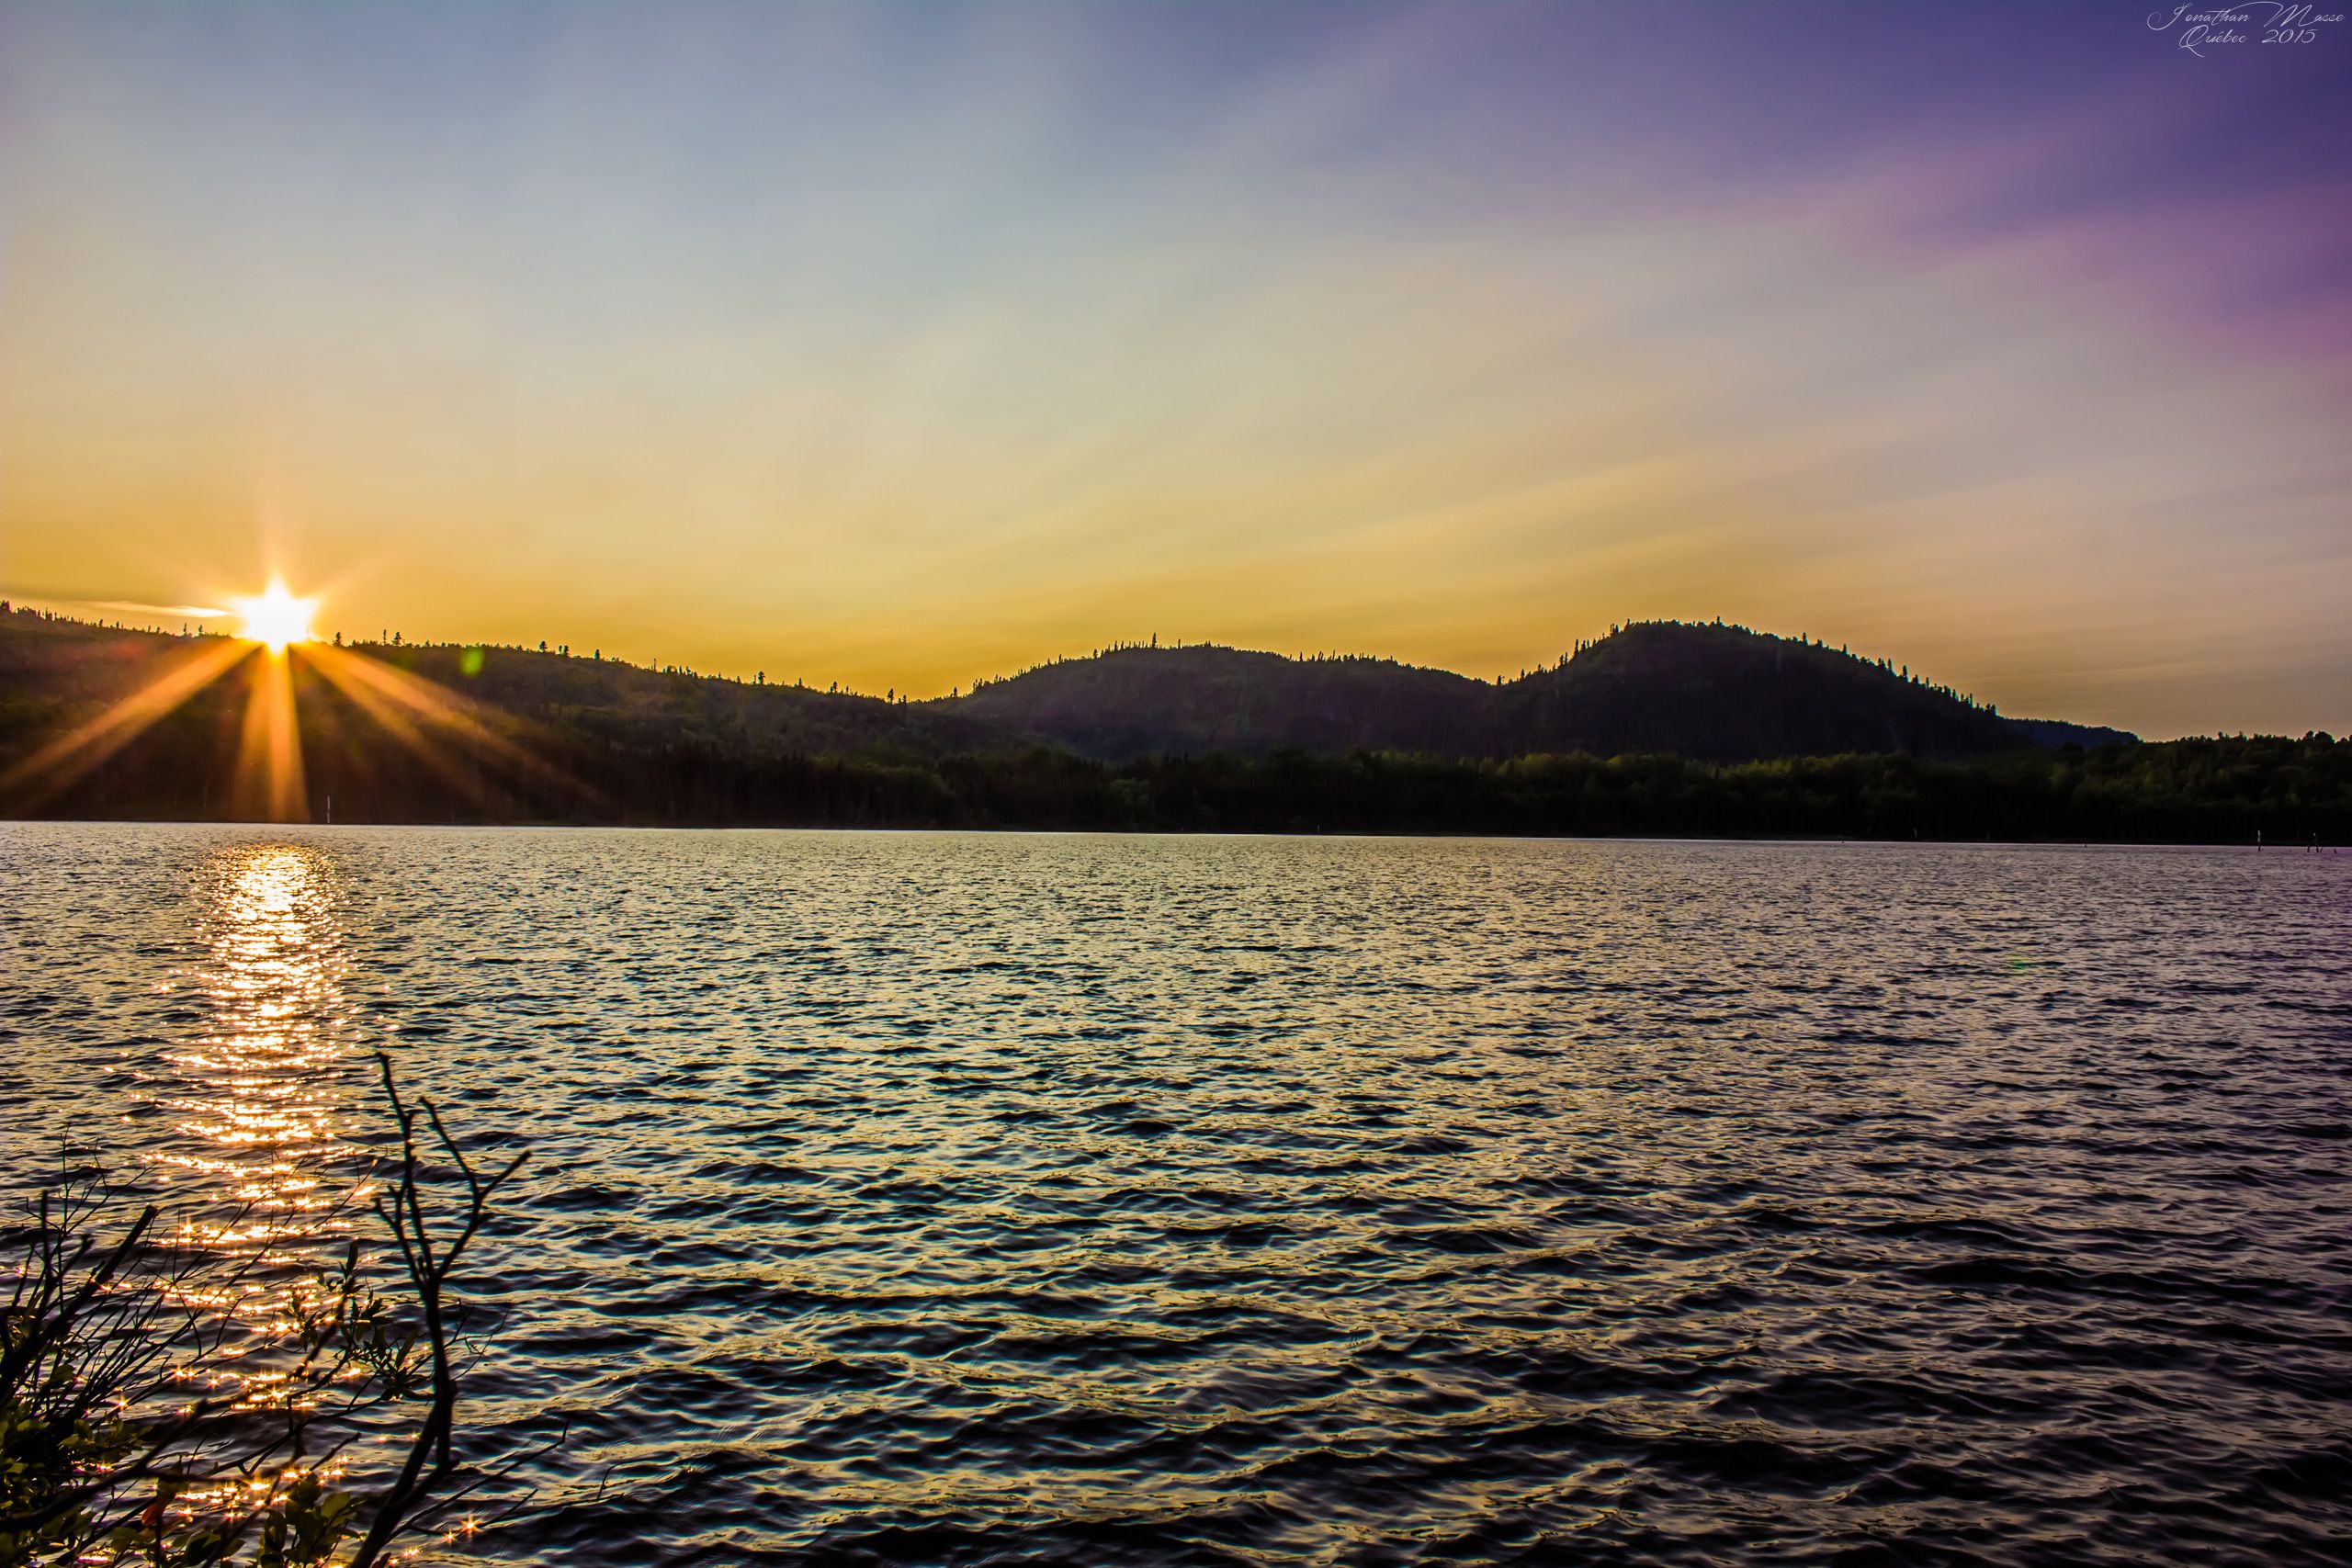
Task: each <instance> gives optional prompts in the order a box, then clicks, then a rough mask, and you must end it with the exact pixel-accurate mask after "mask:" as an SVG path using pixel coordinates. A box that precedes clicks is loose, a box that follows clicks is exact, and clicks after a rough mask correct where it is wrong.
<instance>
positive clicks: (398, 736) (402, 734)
mask: <svg viewBox="0 0 2352 1568" xmlns="http://www.w3.org/2000/svg"><path fill="white" fill-rule="evenodd" d="M359 657H360V656H358V655H343V654H340V653H338V652H336V651H335V650H334V649H304V650H303V660H304V662H306V663H308V664H309V665H310V666H311V668H312V669H314V670H316V671H318V672H319V673H320V674H321V675H323V676H324V677H326V679H327V680H328V682H330V683H332V684H333V685H334V688H335V690H336V691H338V692H341V693H342V694H344V696H345V697H346V698H348V699H349V700H350V701H351V703H352V705H354V706H356V707H357V708H358V709H359V711H360V712H362V713H364V714H366V715H367V716H368V717H369V718H370V719H373V720H374V721H375V724H376V728H379V729H380V730H382V731H383V732H384V733H385V734H387V735H389V736H390V737H391V738H392V739H394V740H397V741H399V742H400V743H401V746H402V747H403V748H404V749H405V750H408V751H409V753H410V754H411V755H413V756H414V757H415V758H416V759H417V761H420V762H423V763H424V765H425V766H426V767H427V768H429V769H431V770H432V771H433V773H434V775H435V777H437V778H438V779H440V780H441V782H442V783H444V784H447V785H449V786H450V787H451V788H452V789H455V790H456V791H458V794H460V795H464V796H465V797H466V800H467V801H468V803H469V804H470V805H472V806H475V807H480V808H482V809H484V810H491V809H494V808H495V807H496V806H497V804H498V802H497V800H496V797H495V796H494V795H492V793H491V792H490V791H489V790H487V789H485V788H484V787H483V786H482V784H481V780H480V779H479V778H477V777H476V776H475V775H474V774H473V773H472V772H471V771H470V770H469V769H466V768H463V767H460V766H459V765H458V762H457V761H456V760H455V759H454V758H452V757H451V756H449V755H448V753H447V751H446V750H442V749H440V748H438V747H435V745H434V744H433V739H432V737H431V736H429V735H427V734H426V733H425V732H424V729H423V728H421V727H420V725H419V724H418V722H417V720H416V719H415V718H414V717H413V716H411V715H410V714H409V713H408V712H406V711H404V710H403V709H402V708H401V707H400V706H398V705H395V704H394V703H393V702H392V701H391V700H390V698H388V697H386V696H385V695H384V694H382V693H380V692H379V691H378V690H377V689H376V688H375V687H374V686H372V685H369V684H368V682H366V681H365V680H363V679H361V678H360V677H358V676H356V675H355V674H353V673H352V672H351V671H349V670H348V669H347V668H345V664H344V660H345V658H350V659H352V660H355V661H356V660H357V659H358V658H359Z"/></svg>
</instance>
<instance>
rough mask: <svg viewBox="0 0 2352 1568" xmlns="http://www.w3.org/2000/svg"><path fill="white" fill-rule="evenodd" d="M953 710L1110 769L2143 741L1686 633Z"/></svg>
mask: <svg viewBox="0 0 2352 1568" xmlns="http://www.w3.org/2000/svg"><path fill="white" fill-rule="evenodd" d="M951 706H952V707H953V709H954V710H955V711H956V712H960V713H965V714H968V715H971V716H975V717H978V718H984V719H987V720H989V721H990V722H991V723H994V724H997V725H1000V726H1002V727H1004V728H1009V729H1014V730H1020V731H1024V732H1027V733H1030V734H1034V735H1038V736H1042V737H1045V738H1046V739H1051V740H1054V741H1056V742H1058V743H1059V744H1062V745H1065V746H1068V747H1070V748H1071V749H1073V750H1079V751H1081V752H1084V753H1086V754H1087V755H1089V756H1094V757H1102V758H1108V759H1114V760H1119V759H1128V758H1137V757H1148V756H1198V755H1204V754H1206V753H1210V752H1216V751H1232V752H1239V753H1242V754H1246V755H1259V756H1262V755H1266V754H1269V753H1272V752H1274V751H1279V750H1301V751H1309V752H1317V753H1329V752H1336V751H1349V750H1369V751H1410V752H1419V753H1425V754H1430V755H1435V756H1442V757H1483V758H1509V757H1523V756H1532V755H1535V754H1539V753H1555V754H1566V753H1569V752H1576V751H1584V752H1589V753H1591V754H1592V755H1594V756H1600V757H1614V756H1623V755H1629V754H1634V753H1662V754H1669V755H1674V756H1681V757H1690V758H1694V759H1698V760H1701V761H1717V762H1734V761H1758V760H1761V759H1766V758H1773V757H1826V756H1838V755H1842V754H1846V753H1864V754H1875V753H1883V752H1896V753H1903V754H1906V755H1913V756H1928V757H1971V756H1986V755H1991V754H1994V753H1997V752H2002V751H2012V750H2021V749H2030V748H2032V747H2035V746H2046V747H2057V746H2061V745H2064V744H2066V743H2068V742H2073V743H2075V744H2080V745H2084V746H2098V745H2101V744H2106V743H2109V742H2114V741H2128V740H2131V739H2133V737H2131V735H2128V734H2126V733H2125V732H2123V731H2121V730H2115V729H2100V728H2089V727H2086V726H2077V725H2069V724H2062V723H2058V722H2056V721H2050V720H2018V719H2010V718H2006V717H2003V716H2000V715H1999V714H1997V713H1996V712H1995V711H1994V710H1993V709H1992V708H1991V707H1990V706H1986V705H1979V704H1977V703H1975V702H1973V701H1972V700H1971V699H1970V698H1968V697H1966V696H1964V695H1962V694H1959V693H1957V692H1953V691H1950V690H1948V689H1945V688H1943V687H1939V686H1937V685H1934V684H1932V683H1930V682H1927V681H1926V680H1924V679H1922V678H1919V677H1917V676H1915V675H1914V674H1913V673H1912V672H1911V671H1907V670H1903V669H1899V668H1897V667H1894V666H1893V665H1890V664H1887V663H1883V662H1872V661H1871V660H1865V659H1860V658H1857V657H1854V656H1852V655H1850V654H1849V653H1847V652H1846V651H1844V650H1843V649H1830V648H1826V647H1824V646H1822V645H1821V644H1819V643H1815V642H1811V641H1808V640H1806V639H1804V638H1796V637H1773V636H1770V635H1768V634H1764V633H1759V632H1753V631H1749V630H1747V629H1746V628H1745V627H1739V626H1721V625H1714V626H1697V625H1690V624H1686V623H1682V622H1673V621H1654V622H1645V623H1640V624H1636V625H1634V626H1625V627H1623V628H1622V629H1618V630H1615V631H1612V632H1611V634H1610V635H1609V636H1607V637H1602V638H1600V639H1599V640H1597V641H1595V642H1592V643H1589V644H1587V645H1585V646H1583V647H1581V648H1579V649H1577V650H1576V651H1575V653H1574V654H1573V655H1572V656H1570V657H1567V658H1565V659H1563V660H1561V661H1560V662H1559V663H1558V664H1557V665H1555V666H1554V667H1553V668H1551V669H1548V670H1541V671H1534V672H1532V673H1530V674H1526V675H1522V676H1521V677H1519V678H1518V679H1516V680H1512V681H1508V682H1501V683H1499V684H1489V683H1487V682H1481V681H1473V680H1470V679H1468V678H1467V677H1465V676H1461V675H1455V674H1452V673H1449V672H1448V671H1442V670H1427V669H1420V668H1417V667H1415V666H1412V665H1408V664H1398V663H1397V662H1395V661H1394V660H1382V659H1364V658H1316V659H1286V658H1283V657H1282V656H1280V655H1278V654H1272V653H1253V652H1249V651H1245V650H1242V649H1230V648H1216V647H1197V646H1196V647H1191V648H1176V649H1159V648H1123V649H1113V650H1110V651H1108V652H1104V653H1101V654H1096V655H1094V656H1092V657H1091V658H1086V659H1072V660H1058V661H1057V662H1055V663H1052V664H1047V665H1043V666H1041V667H1039V668H1037V669H1035V670H1031V671H1026V672H1024V673H1023V674H1021V675H1017V676H1014V677H1013V678H1012V679H1010V680H1005V681H998V682H987V683H984V684H982V685H981V686H980V687H978V689H977V690H975V691H974V692H973V693H972V694H971V695H969V696H967V697H965V698H962V699H960V700H959V701H956V702H955V703H954V704H952V705H951Z"/></svg>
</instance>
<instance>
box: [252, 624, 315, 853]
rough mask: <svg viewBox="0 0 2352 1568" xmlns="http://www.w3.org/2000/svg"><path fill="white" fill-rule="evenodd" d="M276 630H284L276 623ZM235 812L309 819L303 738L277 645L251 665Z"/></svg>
mask: <svg viewBox="0 0 2352 1568" xmlns="http://www.w3.org/2000/svg"><path fill="white" fill-rule="evenodd" d="M278 629H283V627H282V626H281V627H279V628H278ZM237 798H238V803H239V811H240V814H241V815H243V816H245V817H247V818H253V817H256V816H258V817H259V818H260V819H261V820H263V821H266V822H308V821H309V820H310V819H311V795H310V791H309V789H308V788H307V787H306V786H305V784H304V782H303V776H302V737H301V733H300V725H299V723H298V721H297V719H296V718H295V715H294V678H293V671H292V670H291V669H290V667H289V666H288V663H287V661H286V660H285V658H284V657H283V652H282V645H281V647H280V649H278V650H277V651H273V653H272V655H271V657H269V658H266V659H263V660H258V661H257V662H256V663H255V664H254V677H253V684H252V686H251V687H250V688H249V689H248V690H247V692H246V694H245V719H244V733H243V739H242V740H241V741H240V743H239V745H238V748H237Z"/></svg>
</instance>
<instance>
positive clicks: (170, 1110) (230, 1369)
mask: <svg viewBox="0 0 2352 1568" xmlns="http://www.w3.org/2000/svg"><path fill="white" fill-rule="evenodd" d="M196 891H197V900H196V901H197V906H198V932H197V934H198V937H199V938H200V940H201V942H202V945H203V955H202V957H201V958H200V959H199V960H198V962H197V963H195V964H192V965H191V966H190V967H189V968H188V969H187V971H186V972H184V974H183V976H181V977H180V978H181V981H182V983H183V984H184V985H185V986H186V987H187V991H188V992H189V993H190V994H191V999H193V1000H196V1001H198V1002H199V1003H200V1004H201V1012H200V1014H199V1016H200V1018H201V1024H200V1026H199V1027H198V1029H197V1030H195V1031H193V1032H191V1034H190V1035H189V1036H188V1037H187V1039H186V1040H185V1042H184V1043H179V1044H176V1045H175V1046H174V1047H172V1048H170V1049H168V1050H167V1052H166V1054H165V1056H164V1066H165V1069H166V1070H165V1073H164V1079H163V1081H162V1082H161V1083H159V1084H158V1085H157V1086H156V1100H157V1103H158V1104H159V1105H160V1107H161V1108H162V1109H163V1111H164V1113H165V1114H166V1115H167V1116H168V1117H169V1118H170V1119H171V1122H172V1125H173V1127H174V1130H175V1132H176V1133H177V1134H179V1136H178V1137H177V1138H175V1139H173V1140H171V1141H170V1142H169V1143H168V1145H166V1146H165V1147H164V1148H163V1149H161V1150H159V1151H158V1153H157V1158H158V1160H159V1161H160V1162H161V1163H162V1164H164V1165H165V1166H168V1167H173V1168H177V1169H178V1170H179V1171H181V1172H182V1173H183V1176H184V1180H183V1182H182V1183H175V1185H181V1186H183V1187H184V1188H185V1189H192V1190H193V1193H194V1195H195V1196H196V1197H197V1200H198V1208H197V1209H196V1211H195V1213H194V1214H193V1215H192V1216H191V1217H190V1218H188V1219H187V1220H186V1221H185V1222H184V1223H183V1224H182V1226H181V1234H182V1238H183V1240H184V1241H185V1242H186V1243H187V1244H188V1245H190V1246H192V1247H197V1248H199V1249H201V1250H203V1251H206V1252H209V1253H211V1254H214V1255H215V1256H217V1257H220V1258H224V1260H226V1262H227V1263H228V1265H229V1267H228V1269H227V1270H226V1271H225V1274H212V1275H200V1276H199V1278H204V1279H209V1280H220V1279H225V1280H227V1283H226V1284H219V1283H215V1284H213V1285H211V1286H210V1287H209V1288H208V1289H207V1290H205V1291H204V1292H187V1302H188V1304H190V1305H192V1306H195V1307H197V1308H198V1309H199V1310H200V1311H202V1312H205V1313H207V1314H211V1315H212V1316H213V1317H214V1318H215V1319H216V1321H219V1322H220V1323H221V1324H222V1325H223V1326H224V1327H225V1328H226V1329H227V1330H228V1333H227V1334H226V1335H225V1336H224V1337H223V1348H222V1352H221V1354H220V1356H219V1357H217V1358H215V1359H214V1360H213V1363H212V1367H211V1371H210V1372H209V1374H208V1375H207V1376H206V1378H205V1379H204V1380H203V1381H204V1382H205V1383H206V1385H207V1392H208V1393H212V1394H214V1395H216V1396H217V1395H218V1394H220V1393H222V1392H223V1391H224V1390H227V1389H231V1388H234V1389H236V1390H238V1391H239V1393H240V1397H241V1403H243V1404H248V1405H251V1406H255V1407H262V1406H267V1405H269V1404H273V1403H277V1402H280V1401H281V1400H282V1398H283V1391H282V1390H281V1389H280V1387H279V1386H278V1385H279V1384H280V1383H281V1382H282V1378H283V1373H282V1371H279V1370H277V1367H276V1361H277V1359H278V1358H277V1350H278V1349H279V1348H281V1347H282V1343H283V1340H284V1337H285V1336H286V1334H287V1333H288V1331H289V1329H290V1326H291V1325H290V1320H289V1317H288V1303H289V1292H292V1291H294V1290H296V1289H301V1288H306V1287H308V1286H309V1285H310V1284H311V1281H313V1280H315V1279H316V1277H317V1276H318V1275H319V1274H320V1273H321V1272H322V1270H324V1269H328V1268H331V1267H332V1266H333V1265H334V1263H335V1262H336V1261H338V1258H339V1254H340V1250H341V1247H343V1245H344V1244H345V1241H346V1240H347V1238H348V1237H349V1236H350V1235H351V1234H352V1233H353V1231H354V1228H355V1227H354V1225H353V1224H352V1223H351V1220H350V1214H351V1213H352V1212H353V1211H354V1210H355V1209H364V1199H365V1190H364V1187H363V1185H362V1179H363V1175H364V1164H363V1162H362V1159H361V1156H360V1155H359V1152H358V1151H357V1150H356V1149H355V1148H354V1147H353V1146H352V1145H350V1144H348V1143H347V1142H346V1141H345V1138H344V1136H343V1133H344V1131H345V1128H346V1125H347V1110H346V1090H345V1088H344V1087H343V1086H344V1083H345V1078H346V1076H347V1075H346V1069H347V1067H348V1066H349V1058H350V1056H351V1055H352V1054H353V1051H354V1049H355V1047H354V1046H353V1044H352V1043H351V1042H350V1041H349V1039H348V1038H347V1036H346V1033H345V1024H346V1021H347V1020H348V1018H349V1010H348V1008H347V1006H346V1004H345V997H344V970H345V949H344V942H343V933H342V927H341V925H340V923H339V920H338V919H337V915H336V908H335V905H336V897H337V894H336V889H335V886H334V878H333V875H332V874H331V872H330V870H329V867H328V864H327V862H326V861H325V859H324V857H322V855H321V854H320V853H319V852H317V851H315V850H313V849H311V848H308V847H305V846H301V845H295V844H287V843H254V844H243V845H235V846H230V847H225V848H223V849H222V850H221V851H220V852H217V853H215V854H213V855H212V856H210V857H209V858H208V859H207V861H206V862H205V863H204V864H203V866H202V868H201V870H200V871H199V873H198V888H197V890H196Z"/></svg>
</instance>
